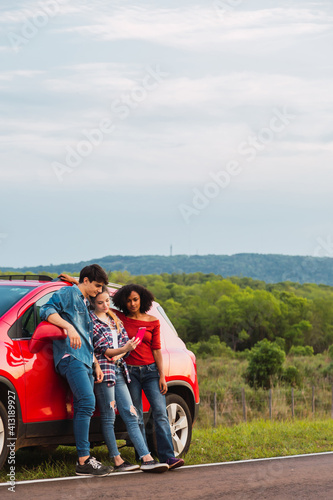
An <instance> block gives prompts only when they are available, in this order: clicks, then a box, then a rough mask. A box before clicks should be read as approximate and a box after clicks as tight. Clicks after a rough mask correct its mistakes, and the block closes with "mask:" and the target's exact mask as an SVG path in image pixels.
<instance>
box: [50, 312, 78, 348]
mask: <svg viewBox="0 0 333 500" xmlns="http://www.w3.org/2000/svg"><path fill="white" fill-rule="evenodd" d="M47 321H48V322H49V323H52V325H56V326H59V327H60V328H63V329H64V330H66V333H67V335H68V337H69V340H70V346H71V347H72V348H73V349H80V348H81V337H80V335H79V334H78V333H77V331H76V330H75V328H74V326H73V325H71V324H70V323H68V321H66V320H65V319H63V318H62V317H61V316H60V314H58V313H52V314H50V315H49V316H48V317H47Z"/></svg>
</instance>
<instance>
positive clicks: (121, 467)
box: [114, 460, 140, 472]
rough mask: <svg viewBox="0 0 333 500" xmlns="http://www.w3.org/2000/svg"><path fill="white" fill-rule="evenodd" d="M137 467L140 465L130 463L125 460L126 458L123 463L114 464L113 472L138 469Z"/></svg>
mask: <svg viewBox="0 0 333 500" xmlns="http://www.w3.org/2000/svg"><path fill="white" fill-rule="evenodd" d="M138 469H140V465H137V464H131V463H130V462H127V460H124V461H123V463H122V464H120V465H115V466H114V471H115V472H131V471H132V470H138Z"/></svg>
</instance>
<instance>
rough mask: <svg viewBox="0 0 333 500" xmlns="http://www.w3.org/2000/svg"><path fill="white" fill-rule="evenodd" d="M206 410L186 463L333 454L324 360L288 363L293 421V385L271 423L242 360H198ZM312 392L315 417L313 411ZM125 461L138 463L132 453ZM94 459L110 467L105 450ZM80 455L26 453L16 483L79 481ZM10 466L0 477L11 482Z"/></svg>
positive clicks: (281, 389)
mask: <svg viewBox="0 0 333 500" xmlns="http://www.w3.org/2000/svg"><path fill="white" fill-rule="evenodd" d="M197 362H198V378H199V381H200V394H201V405H200V412H199V418H198V421H197V422H196V424H195V427H194V430H193V438H192V444H191V448H190V451H189V453H188V454H187V456H186V464H188V465H191V464H205V463H214V462H224V461H233V460H245V459H252V458H268V457H274V456H284V455H289V454H290V455H295V454H303V453H317V452H324V451H331V450H332V448H333V419H331V418H330V416H331V408H332V375H331V373H332V371H333V370H332V368H331V366H332V365H331V364H330V363H331V360H330V359H329V358H328V357H327V356H326V355H317V356H313V357H310V358H308V357H307V358H305V357H299V358H292V357H289V358H287V361H286V363H287V364H293V365H294V366H296V367H297V368H298V371H299V375H300V376H299V382H298V384H297V385H295V386H294V396H295V401H294V403H295V418H294V419H292V418H291V386H290V385H289V384H286V383H284V382H283V381H280V382H279V383H278V384H277V385H276V386H275V387H273V390H272V394H273V398H272V399H273V402H272V420H270V419H269V408H268V391H266V390H264V389H257V390H255V389H253V388H251V387H249V386H248V385H247V384H246V383H245V381H244V378H243V373H244V371H245V369H246V366H247V361H246V359H244V358H243V359H242V358H238V359H237V358H236V357H233V358H228V357H225V358H221V357H219V358H210V359H198V360H197ZM242 387H243V388H244V391H245V396H246V407H247V423H244V422H243V409H242V400H241V389H242ZM312 387H315V412H314V413H313V411H312ZM214 392H216V394H217V403H218V404H217V427H213V423H214V410H213V404H212V402H213V395H214ZM121 452H122V456H123V457H124V458H126V459H127V460H130V461H134V460H135V457H134V451H133V449H132V448H126V447H124V448H123V449H122V450H121ZM92 454H93V455H94V456H96V458H98V459H99V460H101V461H102V462H103V463H109V464H110V463H111V461H110V460H109V457H108V454H107V450H106V447H105V446H101V447H98V448H95V449H94V450H93V451H92ZM75 461H76V450H75V448H74V447H64V446H60V447H58V448H57V449H56V450H54V451H52V452H50V453H47V452H46V451H45V450H44V451H43V450H41V449H29V450H26V449H22V450H19V451H18V452H17V453H16V480H17V481H19V480H29V479H39V478H46V477H63V476H71V475H74V469H75ZM8 472H9V467H8V466H7V467H5V468H4V469H3V470H1V471H0V482H6V481H7V479H8V478H7V474H8Z"/></svg>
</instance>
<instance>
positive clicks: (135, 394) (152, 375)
mask: <svg viewBox="0 0 333 500" xmlns="http://www.w3.org/2000/svg"><path fill="white" fill-rule="evenodd" d="M127 366H128V370H129V374H130V377H131V383H130V384H129V390H130V393H131V396H132V400H133V403H134V406H135V407H136V409H137V412H138V417H139V426H140V429H141V432H142V435H143V436H144V437H145V439H146V433H145V426H144V422H143V409H142V390H143V391H144V393H145V395H146V397H147V399H148V401H149V404H150V406H151V410H152V415H153V419H154V424H155V432H156V441H157V451H158V457H159V459H160V461H161V462H165V461H166V460H167V459H168V458H171V457H174V456H175V454H174V450H173V445H172V437H171V431H170V424H169V419H168V416H167V411H166V402H165V396H164V395H163V394H161V392H160V387H159V379H160V375H159V372H158V369H157V366H156V363H152V364H151V365H145V366H135V365H131V366H129V365H127Z"/></svg>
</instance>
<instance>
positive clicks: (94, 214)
mask: <svg viewBox="0 0 333 500" xmlns="http://www.w3.org/2000/svg"><path fill="white" fill-rule="evenodd" d="M332 21H333V5H332V2H330V1H328V0H327V1H325V0H324V1H307V0H288V1H281V2H280V1H271V0H243V1H242V0H226V1H224V0H223V1H222V0H205V1H204V0H191V1H189V0H177V1H175V0H169V1H168V2H155V1H148V0H141V1H140V2H133V1H127V0H121V1H120V0H119V1H112V0H95V1H94V2H91V1H88V0H45V1H44V0H43V2H42V1H41V0H38V1H35V0H25V1H23V0H22V1H20V0H16V1H15V2H13V1H12V0H2V2H1V6H0V185H1V194H0V269H1V267H5V266H13V267H20V266H29V265H31V266H33V265H48V264H51V263H52V264H59V263H66V262H79V261H83V260H90V259H94V258H97V257H103V256H106V255H151V254H154V255H169V254H170V253H171V251H172V253H173V255H177V254H187V255H194V254H199V255H204V254H228V255H231V254H236V253H245V252H251V253H252V252H254V253H275V254H278V253H280V254H287V255H312V256H328V257H332V256H333V230H332V213H333V210H332V209H333V197H332V193H331V186H332V180H333V169H332V152H333V135H332V132H333V93H332V74H333V67H332V38H333V36H332V24H333V23H332ZM171 247H172V248H171Z"/></svg>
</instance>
